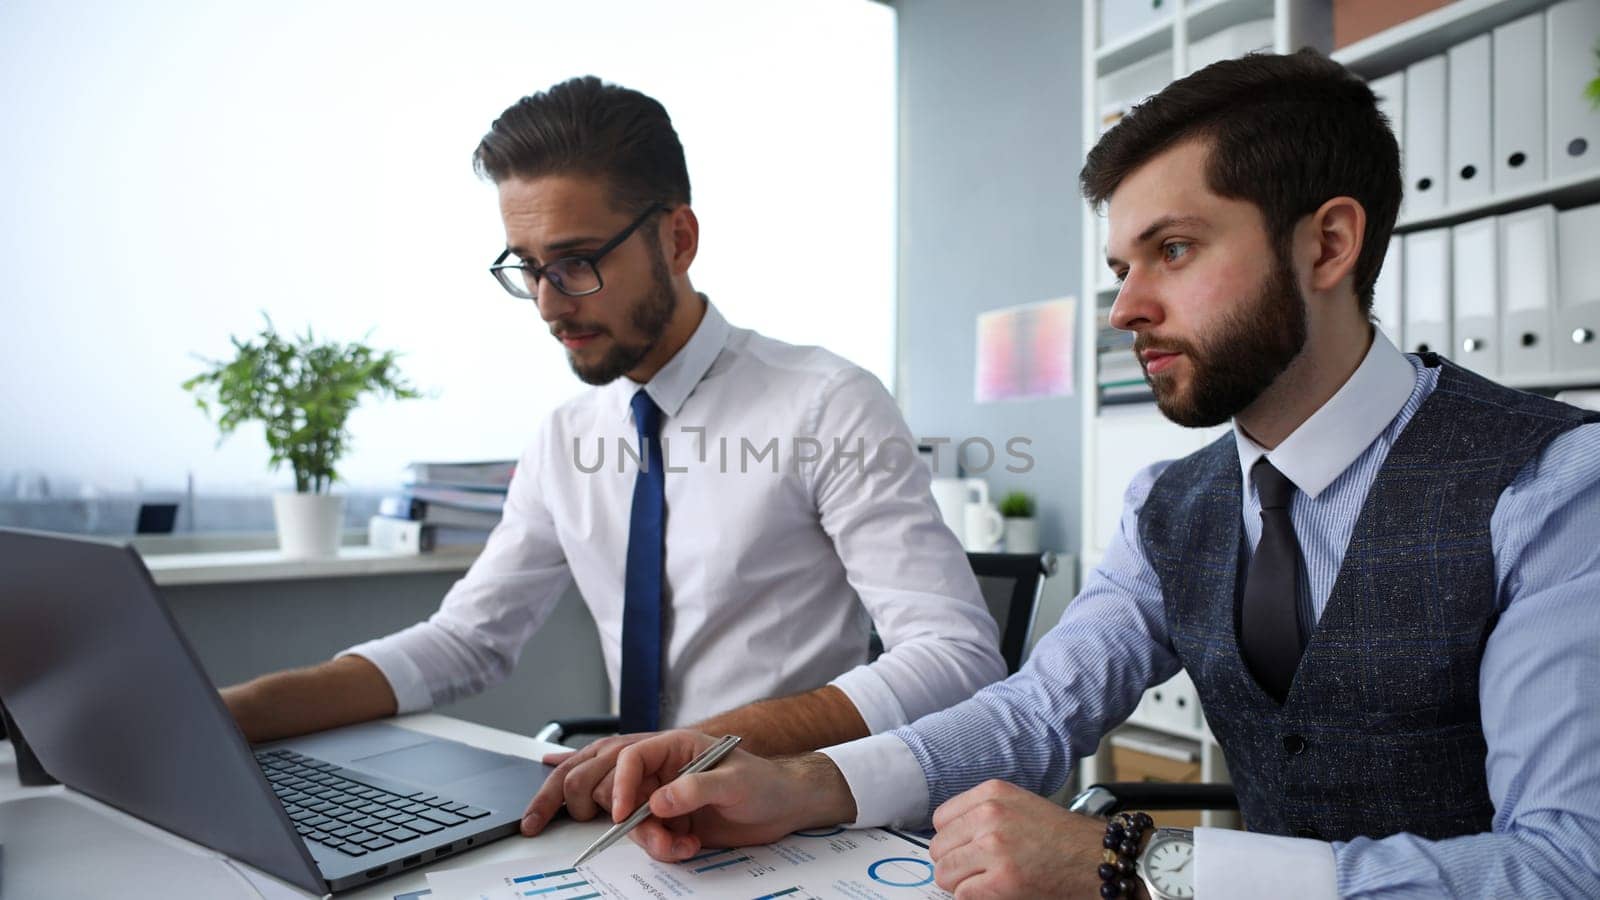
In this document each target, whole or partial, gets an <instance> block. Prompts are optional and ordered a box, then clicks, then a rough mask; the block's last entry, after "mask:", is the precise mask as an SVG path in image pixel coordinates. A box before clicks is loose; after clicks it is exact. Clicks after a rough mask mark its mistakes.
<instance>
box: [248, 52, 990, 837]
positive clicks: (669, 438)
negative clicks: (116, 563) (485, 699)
mask: <svg viewBox="0 0 1600 900" xmlns="http://www.w3.org/2000/svg"><path fill="white" fill-rule="evenodd" d="M474 162H475V165H476V167H477V169H478V172H479V173H480V175H483V176H485V177H487V178H488V179H490V180H492V181H493V182H494V184H495V185H496V186H497V188H498V191H499V198H500V213H501V217H502V218H503V220H504V223H505V232H506V246H505V250H504V252H502V253H501V254H500V255H499V257H498V258H497V259H496V260H495V261H494V264H493V266H492V267H491V271H492V273H493V275H494V276H495V278H496V279H497V280H498V281H499V282H500V284H501V286H502V287H504V288H505V289H506V291H507V292H508V293H510V294H511V295H512V296H514V297H517V298H521V299H524V300H532V301H533V302H534V303H535V305H536V308H537V311H538V313H539V315H540V316H541V317H542V318H543V319H544V321H545V322H546V323H548V324H549V327H550V333H551V335H552V337H554V338H555V339H556V340H557V341H559V342H560V343H561V345H562V346H563V347H564V348H565V349H566V353H567V355H568V358H569V360H570V362H571V364H572V370H573V371H574V372H575V373H576V374H577V375H578V377H579V378H580V379H582V380H583V381H585V382H587V383H588V384H590V385H593V386H594V388H593V390H590V391H588V392H586V393H584V394H583V395H581V396H580V397H578V398H577V399H575V400H572V401H571V402H569V403H567V404H565V405H563V406H561V407H560V408H559V409H557V410H556V411H555V412H554V413H553V414H551V415H550V416H549V418H548V419H547V420H546V421H545V422H544V423H543V426H542V427H541V428H540V429H539V430H538V432H537V434H536V435H535V437H534V439H533V442H532V444H531V445H530V446H529V447H528V448H527V450H526V451H525V452H524V453H523V455H522V457H521V460H520V462H519V464H518V466H517V468H516V474H515V477H514V478H513V479H512V482H511V485H510V488H509V492H508V495H507V498H506V506H505V515H504V518H503V520H502V522H501V523H500V525H499V527H497V528H496V529H495V530H494V532H493V533H492V534H491V535H490V537H489V539H488V544H487V546H486V547H485V548H484V550H483V553H482V555H481V556H480V557H479V558H478V559H477V561H476V562H475V563H474V564H473V566H472V568H471V569H470V571H468V572H467V574H466V575H465V576H464V577H463V578H462V579H461V580H460V581H458V582H457V583H456V584H455V585H454V586H453V587H452V588H451V590H450V591H449V593H448V594H447V595H446V596H445V598H444V601H443V603H442V605H441V607H440V609H439V611H438V612H437V613H435V614H434V615H433V616H432V617H430V618H429V619H428V620H427V621H425V622H422V623H420V624H417V625H414V626H412V627H410V628H408V629H405V630H403V631H401V632H398V633H396V634H393V635H390V636H388V637H385V638H381V639H378V640H375V641H370V642H367V643H364V644H361V645H359V646H357V647H353V648H351V649H350V650H348V651H346V652H345V653H343V654H340V655H339V656H337V657H336V658H335V659H333V660H332V661H330V662H327V663H323V664H321V665H318V666H313V667H311V668H308V669H302V670H296V671H289V672H280V673H275V674H271V675H266V676H263V677H261V678H258V679H255V680H254V681H251V682H249V683H246V684H243V685H239V686H235V687H233V688H229V689H226V690H225V691H224V692H223V694H224V700H225V702H226V703H227V704H228V707H229V709H230V710H231V711H232V712H233V714H234V716H235V718H236V719H237V721H238V722H239V724H240V726H241V727H242V728H243V730H244V732H245V734H246V736H247V737H249V738H250V739H251V740H254V741H261V740H270V739H274V738H279V737H285V736H289V735H294V734H302V733H306V732H310V731H317V730H322V729H326V728H332V727H335V726H338V725H344V724H349V723H352V722H359V721H363V720H367V719H373V718H377V717H380V716H389V715H394V714H396V713H408V712H413V711H416V710H421V709H425V708H427V707H430V706H432V705H435V704H442V703H447V702H450V701H451V700H454V699H457V698H459V697H461V696H464V695H466V694H470V693H473V692H476V691H481V690H483V689H484V688H486V687H488V686H490V685H491V684H494V683H495V682H497V681H499V680H501V679H503V678H504V677H505V676H506V675H507V673H509V672H510V670H511V669H512V667H513V666H514V665H515V664H516V661H517V656H518V653H519V652H520V650H521V648H522V646H523V644H524V643H526V641H527V640H528V639H529V637H531V636H532V635H533V633H534V632H535V630H537V629H538V628H539V626H540V624H541V623H542V622H543V621H544V620H545V618H546V616H547V615H548V614H549V612H550V610H551V608H552V607H553V606H554V605H555V603H556V602H557V601H558V600H559V599H560V597H561V595H562V594H563V592H565V590H566V589H567V588H568V586H569V585H571V584H573V583H574V582H575V583H576V585H577V588H578V590H579V591H580V593H581V594H582V595H583V599H584V601H585V603H587V605H588V607H589V610H590V612H591V613H592V614H593V616H594V620H595V623H596V625H597V626H598V629H599V634H600V643H601V647H602V649H603V651H604V655H605V663H606V668H607V672H608V674H609V676H610V679H611V683H612V686H613V689H614V691H615V692H616V695H617V698H618V705H619V708H620V711H621V725H622V728H621V730H622V731H623V732H624V733H625V734H623V735H620V736H618V737H613V738H609V739H606V740H602V741H600V742H597V743H595V744H592V745H590V746H589V747H587V748H585V749H584V750H583V751H581V752H580V753H578V754H575V755H571V756H567V757H561V758H552V759H547V760H546V761H547V762H552V763H559V766H558V768H557V770H556V772H555V774H554V775H553V776H552V777H550V778H549V779H548V780H547V781H546V782H545V783H544V785H543V787H541V788H540V790H539V793H538V794H537V795H536V796H535V797H534V798H533V800H532V802H531V803H530V805H529V808H528V812H527V815H526V817H525V818H524V819H523V823H522V830H523V832H524V833H526V834H530V835H531V834H535V833H537V832H539V831H540V830H542V829H543V828H544V826H545V825H546V824H547V823H548V822H549V821H550V818H551V817H552V816H553V815H554V814H555V813H556V811H557V810H558V809H559V808H560V807H561V806H562V805H563V803H564V804H565V805H566V808H567V809H568V811H569V812H570V813H571V814H572V815H573V816H574V817H576V818H580V819H586V818H591V817H593V816H594V815H595V814H596V812H597V811H599V810H600V809H603V808H605V807H608V806H609V805H610V797H611V789H610V779H609V775H610V772H611V771H612V763H613V762H614V760H615V758H616V754H617V751H618V750H620V749H621V748H622V747H623V746H626V745H627V744H628V743H630V742H632V741H634V740H637V739H638V738H639V737H640V736H641V735H643V734H647V733H649V732H653V731H655V730H657V729H659V728H663V727H672V726H681V725H693V726H694V727H695V728H696V729H697V730H699V731H705V732H709V733H712V734H738V735H741V736H742V737H743V739H744V743H743V746H745V747H747V748H749V749H751V750H754V751H755V752H758V753H764V754H784V753H796V752H799V751H803V750H808V749H813V748H816V747H821V746H825V745H828V744H834V743H839V742H841V741H848V740H851V739H854V738H858V737H864V736H866V735H869V734H874V733H878V732H881V731H884V730H886V729H889V728H895V727H898V726H901V725H904V724H906V723H908V722H911V721H913V720H915V719H917V718H919V717H921V716H923V715H926V714H928V713H930V712H933V711H935V710H939V709H943V708H945V707H948V706H950V705H952V704H954V703H956V702H959V701H960V700H963V699H965V698H967V697H970V696H971V695H972V694H973V693H974V692H975V691H976V690H977V689H978V688H980V687H982V686H983V685H985V684H988V683H990V682H992V681H994V680H996V679H997V678H999V677H1001V676H1002V675H1003V674H1004V673H1005V666H1004V663H1003V662H1002V660H1001V658H1000V655H999V651H998V645H997V634H996V627H995V623H994V620H993V619H992V618H991V617H990V616H989V613H988V611H987V608H986V606H985V604H984V601H983V598H982V595H981V594H980V593H979V589H978V583H977V580H976V578H975V577H974V575H973V573H972V570H971V568H970V567H969V565H968V562H967V559H966V556H965V555H964V554H963V552H962V549H961V546H960V545H959V543H958V542H957V540H956V538H955V536H954V535H953V534H952V533H951V531H950V530H949V529H948V528H947V527H945V525H944V524H943V522H942V520H941V519H940V517H939V513H938V510H937V507H936V506H935V505H934V502H933V499H932V495H931V493H930V472H929V469H928V467H927V466H925V465H923V464H922V462H921V461H920V460H919V459H918V458H917V454H916V450H915V444H914V442H913V440H912V437H911V433H910V431H909V429H908V428H907V427H906V424H905V421H904V419H903V418H902V417H901V415H900V413H899V410H898V409H897V407H896V406H895V404H894V401H893V399H892V398H891V397H890V395H889V393H888V392H887V391H886V390H884V388H883V386H882V385H881V384H880V383H879V382H878V380H877V379H876V378H874V377H873V376H872V375H871V374H869V373H868V372H866V371H865V370H863V369H861V368H860V367H858V366H855V365H852V364H851V363H849V362H847V361H845V360H844V359H841V358H840V357H838V356H835V355H833V354H831V353H829V352H827V351H825V350H822V349H819V348H815V347H796V346H791V345H789V344H785V343H782V342H780V341H776V340H773V339H771V338H768V337H764V336H762V335H759V334H756V333H755V332H752V331H749V330H745V329H740V328H735V327H733V326H731V325H730V324H729V323H728V322H727V321H726V320H725V319H724V318H723V317H722V315H721V314H720V313H719V312H718V311H717V309H716V307H715V306H713V305H712V304H711V303H710V301H709V300H708V299H707V298H706V297H705V296H704V295H703V294H700V293H697V292H696V291H695V289H694V287H693V286H692V285H691V284H690V281H689V267H690V265H691V264H692V263H693V262H694V259H695V254H696V251H697V249H698V246H699V235H700V225H699V221H698V220H697V219H696V217H695V214H694V211H693V210H692V209H691V208H690V205H689V176H688V171H687V168H686V166H685V163H684V154H683V148H682V146H681V145H680V143H679V141H678V136H677V134H676V132H675V131H674V130H673V127H672V123H671V121H670V120H669V119H668V117H667V113H666V110H665V109H663V108H662V106H661V104H660V103H658V102H656V101H655V100H653V99H651V98H650V97H647V96H645V95H644V94H641V93H639V92H637V91H632V90H628V89H625V88H622V87H619V86H616V85H612V84H606V83H603V82H601V81H600V80H599V79H597V78H593V77H589V78H576V79H572V80H569V81H566V82H563V83H561V84H557V85H555V86H553V87H551V88H549V89H548V90H546V91H543V92H541V93H538V94H534V95H532V96H529V97H524V98H522V99H521V100H520V101H518V102H517V103H516V104H514V105H513V106H511V107H510V108H509V109H507V110H506V111H505V112H504V113H502V114H501V116H500V118H499V119H497V120H496V121H495V122H494V124H493V126H492V127H491V129H490V131H489V133H488V134H487V135H486V136H485V137H484V138H483V140H482V142H481V143H480V144H479V146H478V148H477V151H476V153H475V155H474ZM597 457H599V459H598V460H597ZM597 462H599V463H600V464H598V465H597ZM869 623H870V624H873V625H875V626H876V629H877V634H878V636H879V637H880V638H881V640H882V643H883V645H884V648H885V650H884V652H883V653H882V655H880V656H878V657H877V658H876V659H874V660H871V661H870V662H869V660H868V658H867V657H868V641H869V628H868V626H869ZM531 790H532V786H531V785H530V792H531Z"/></svg>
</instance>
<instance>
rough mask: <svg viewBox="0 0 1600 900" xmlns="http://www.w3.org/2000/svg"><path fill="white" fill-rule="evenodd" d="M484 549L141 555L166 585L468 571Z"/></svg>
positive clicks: (353, 549) (255, 551)
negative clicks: (322, 555)
mask: <svg viewBox="0 0 1600 900" xmlns="http://www.w3.org/2000/svg"><path fill="white" fill-rule="evenodd" d="M482 549H483V548H482V547H450V548H446V549H444V550H438V551H434V552H431V553H409V554H407V553H394V552H391V551H387V550H376V549H373V548H371V547H342V548H340V550H339V555H338V556H331V557H328V558H326V559H287V558H285V557H284V555H283V554H282V553H281V552H280V551H277V550H240V551H233V552H227V553H159V554H158V553H152V554H148V555H145V556H143V559H144V564H145V566H146V567H147V568H149V569H150V575H151V577H153V578H154V579H155V582H156V584H158V585H161V586H162V587H167V586H170V585H186V584H228V583H237V582H249V581H285V580H290V579H296V578H343V577H350V576H358V575H401V574H408V573H413V572H465V571H466V570H467V568H468V567H469V566H471V565H472V561H473V560H474V559H477V558H478V553H479V552H480V551H482Z"/></svg>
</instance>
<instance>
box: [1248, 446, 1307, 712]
mask: <svg viewBox="0 0 1600 900" xmlns="http://www.w3.org/2000/svg"><path fill="white" fill-rule="evenodd" d="M1250 480H1251V481H1253V482H1255V486H1256V495H1257V496H1259V497H1260V498H1261V542H1260V543H1258V544H1256V552H1255V555H1254V556H1252V557H1251V558H1250V569H1249V571H1248V572H1247V573H1246V574H1245V582H1244V599H1243V602H1242V607H1241V609H1240V616H1239V646H1240V650H1241V651H1242V652H1243V654H1244V661H1245V663H1246V664H1247V665H1248V666H1249V667H1250V672H1251V674H1253V675H1254V676H1255V678H1256V681H1257V682H1258V683H1259V684H1260V685H1261V687H1262V689H1264V690H1265V691H1266V692H1267V693H1268V694H1271V695H1272V697H1273V699H1275V700H1277V701H1278V702H1279V703H1282V702H1283V700H1284V698H1285V697H1287V696H1288V695H1289V685H1290V683H1291V682H1293V681H1294V670H1295V668H1296V667H1298V666H1299V665H1300V653H1301V651H1302V650H1303V649H1304V647H1303V645H1302V644H1301V643H1300V622H1299V603H1298V602H1297V601H1296V592H1297V591H1298V590H1299V587H1300V568H1301V566H1302V565H1303V563H1302V562H1301V559H1300V541H1299V540H1298V539H1296V538H1295V536H1294V525H1293V523H1291V522H1290V521H1289V501H1290V500H1292V499H1294V490H1295V488H1294V482H1292V481H1290V480H1289V479H1287V478H1285V477H1284V475H1283V473H1282V472H1279V471H1278V470H1277V469H1275V468H1273V466H1272V463H1269V462H1267V458H1266V457H1264V456H1263V457H1262V458H1261V459H1259V460H1257V461H1256V464H1255V465H1254V466H1252V467H1251V469H1250Z"/></svg>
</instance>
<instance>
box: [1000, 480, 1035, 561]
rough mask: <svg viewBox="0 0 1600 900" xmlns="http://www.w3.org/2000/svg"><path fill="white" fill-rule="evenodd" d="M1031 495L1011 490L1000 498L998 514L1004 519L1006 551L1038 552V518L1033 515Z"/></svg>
mask: <svg viewBox="0 0 1600 900" xmlns="http://www.w3.org/2000/svg"><path fill="white" fill-rule="evenodd" d="M1034 512H1035V507H1034V503H1033V495H1032V494H1029V493H1027V492H1026V491H1012V492H1011V493H1009V494H1006V495H1005V496H1004V497H1002V498H1000V515H1001V516H1003V517H1004V518H1005V520H1006V552H1007V553H1038V552H1039V520H1038V519H1037V518H1035V517H1034Z"/></svg>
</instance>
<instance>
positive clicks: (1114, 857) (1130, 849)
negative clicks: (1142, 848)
mask: <svg viewBox="0 0 1600 900" xmlns="http://www.w3.org/2000/svg"><path fill="white" fill-rule="evenodd" d="M1154 824H1155V822H1154V820H1152V819H1151V818H1150V816H1149V815H1148V814H1146V813H1142V812H1138V813H1118V814H1117V815H1115V816H1113V817H1112V818H1111V820H1110V821H1109V822H1107V823H1106V838H1105V841H1104V842H1103V845H1104V847H1105V856H1104V860H1105V861H1104V862H1102V863H1100V869H1099V872H1100V896H1102V897H1104V898H1106V900H1116V898H1118V897H1132V896H1134V882H1133V878H1134V872H1135V871H1136V866H1135V863H1134V861H1135V860H1137V859H1138V858H1139V845H1140V843H1141V842H1142V841H1143V840H1144V833H1145V830H1146V829H1148V828H1150V826H1152V825H1154Z"/></svg>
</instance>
